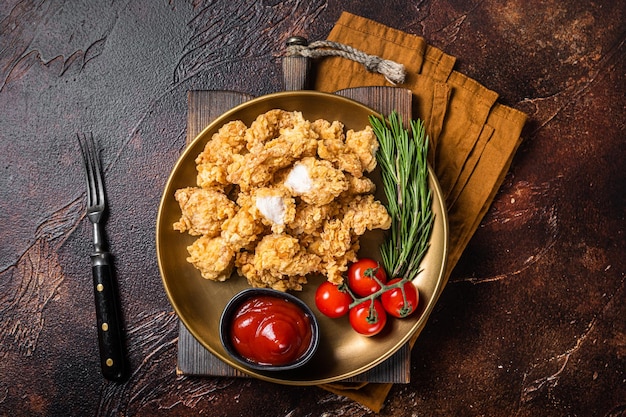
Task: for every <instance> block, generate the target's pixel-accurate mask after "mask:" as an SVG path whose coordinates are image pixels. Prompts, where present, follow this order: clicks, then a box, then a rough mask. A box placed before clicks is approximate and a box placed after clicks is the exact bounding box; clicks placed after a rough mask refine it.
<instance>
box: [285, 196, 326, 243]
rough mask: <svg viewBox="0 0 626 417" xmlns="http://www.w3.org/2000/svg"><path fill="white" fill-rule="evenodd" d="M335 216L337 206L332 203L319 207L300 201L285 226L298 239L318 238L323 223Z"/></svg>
mask: <svg viewBox="0 0 626 417" xmlns="http://www.w3.org/2000/svg"><path fill="white" fill-rule="evenodd" d="M337 215H338V205H337V204H334V203H333V202H331V203H329V204H324V205H322V206H319V205H316V204H308V203H306V202H304V201H301V202H299V203H297V204H296V212H295V216H294V218H293V220H292V221H291V222H289V223H288V225H287V226H288V227H289V232H290V233H291V234H292V235H294V236H298V237H299V238H303V237H304V236H301V235H305V236H306V235H311V236H318V235H319V234H320V233H321V231H322V227H323V225H324V222H325V221H326V220H327V219H329V218H333V217H335V216H337ZM301 243H302V242H301Z"/></svg>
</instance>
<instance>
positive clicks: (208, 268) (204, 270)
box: [187, 236, 235, 281]
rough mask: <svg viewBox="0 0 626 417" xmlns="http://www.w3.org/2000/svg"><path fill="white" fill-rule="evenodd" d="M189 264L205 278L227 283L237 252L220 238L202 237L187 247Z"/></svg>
mask: <svg viewBox="0 0 626 417" xmlns="http://www.w3.org/2000/svg"><path fill="white" fill-rule="evenodd" d="M187 251H188V252H189V257H188V258H187V262H189V263H191V264H192V265H193V266H194V267H196V268H197V269H198V270H199V271H200V274H201V275H202V277H203V278H205V279H210V280H212V281H225V280H227V279H228V278H230V276H231V274H232V271H233V267H234V265H235V262H234V261H235V251H234V250H233V249H232V248H231V247H230V246H229V245H228V244H227V243H226V241H225V240H224V239H223V238H222V237H220V236H218V237H214V238H210V237H208V236H202V237H200V238H199V239H197V240H196V241H195V242H193V243H192V244H191V245H190V246H188V247H187Z"/></svg>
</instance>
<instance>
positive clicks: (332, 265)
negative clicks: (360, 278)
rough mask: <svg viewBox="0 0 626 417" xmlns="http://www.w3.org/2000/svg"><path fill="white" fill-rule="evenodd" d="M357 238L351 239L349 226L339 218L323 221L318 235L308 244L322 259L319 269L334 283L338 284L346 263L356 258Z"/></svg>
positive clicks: (346, 267) (309, 248)
mask: <svg viewBox="0 0 626 417" xmlns="http://www.w3.org/2000/svg"><path fill="white" fill-rule="evenodd" d="M358 249H359V246H358V240H355V239H353V235H352V233H351V229H350V226H349V225H348V224H346V223H344V222H342V221H341V220H340V219H330V220H328V221H326V222H325V223H324V227H323V230H322V232H321V233H320V235H319V237H318V238H316V239H313V240H312V241H311V243H309V245H308V250H309V252H311V253H314V254H316V255H318V256H319V257H320V258H321V259H322V263H321V267H320V270H321V272H322V273H324V274H325V275H326V278H327V279H328V280H329V281H331V282H332V283H334V284H340V283H341V281H342V279H343V277H342V274H343V273H344V272H345V271H347V270H348V264H349V263H350V262H354V261H356V259H357V252H358Z"/></svg>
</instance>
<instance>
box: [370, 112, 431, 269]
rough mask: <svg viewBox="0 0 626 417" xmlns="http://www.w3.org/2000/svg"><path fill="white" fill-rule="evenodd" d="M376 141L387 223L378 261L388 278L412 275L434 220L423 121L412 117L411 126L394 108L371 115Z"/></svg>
mask: <svg viewBox="0 0 626 417" xmlns="http://www.w3.org/2000/svg"><path fill="white" fill-rule="evenodd" d="M370 124H371V125H372V129H373V130H374V133H375V134H376V137H377V138H378V142H379V144H380V146H379V149H378V152H377V153H376V158H377V161H378V164H379V166H380V169H381V173H382V181H383V188H384V191H385V196H386V198H387V203H386V208H387V211H388V212H389V215H390V216H391V228H390V229H389V231H388V233H387V238H386V239H385V241H384V242H383V244H382V246H381V249H380V251H381V259H382V263H383V266H384V267H385V269H386V270H387V272H388V273H390V274H391V276H392V277H404V278H407V279H410V280H412V279H414V278H415V277H416V276H417V275H418V274H419V273H420V272H421V269H420V263H421V261H422V259H423V258H424V256H425V255H426V252H427V251H428V247H429V242H430V234H431V231H432V225H433V221H434V215H433V213H432V208H431V206H432V193H431V190H430V187H429V185H428V163H427V160H426V157H427V155H428V137H427V136H426V135H425V131H424V123H423V122H422V121H421V120H419V119H418V120H411V122H410V131H409V130H407V129H405V128H404V126H403V125H402V118H401V117H400V115H399V114H398V113H397V112H396V111H393V112H391V114H389V116H388V117H387V118H386V119H385V117H384V116H381V117H380V118H379V117H375V116H371V117H370Z"/></svg>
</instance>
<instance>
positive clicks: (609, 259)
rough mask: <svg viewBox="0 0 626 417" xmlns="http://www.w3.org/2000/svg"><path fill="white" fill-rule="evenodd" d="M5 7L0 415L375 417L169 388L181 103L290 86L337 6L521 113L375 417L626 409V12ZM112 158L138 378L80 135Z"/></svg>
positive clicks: (215, 5) (244, 392)
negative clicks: (165, 216)
mask: <svg viewBox="0 0 626 417" xmlns="http://www.w3.org/2000/svg"><path fill="white" fill-rule="evenodd" d="M110 3H111V4H109V2H106V3H103V2H96V1H92V2H81V1H72V2H62V1H53V2H21V1H15V0H9V1H4V2H2V3H1V4H0V46H1V47H0V105H1V107H2V109H3V112H2V117H0V146H1V148H0V149H1V151H0V170H1V174H2V175H0V204H1V205H0V242H2V244H0V319H1V323H2V325H1V327H0V358H2V372H0V415H16V416H20V415H29V416H30V415H42V416H43V415H46V416H56V415H136V416H160V415H163V416H165V415H168V416H183V415H185V416H186V415H190V414H193V415H196V414H198V415H210V416H235V415H237V416H257V415H268V416H294V417H295V416H308V415H322V414H324V415H328V416H334V415H350V416H366V415H370V414H371V412H370V411H369V410H367V409H365V408H364V407H362V406H360V405H359V404H357V403H354V402H352V401H350V400H347V399H344V398H341V397H337V396H335V395H333V394H330V393H328V392H326V391H324V390H321V389H319V388H315V387H310V388H299V387H284V386H277V385H272V384H269V383H265V382H261V381H256V380H250V379H220V378H214V379H213V378H208V379H196V378H185V377H177V376H176V374H175V363H176V338H177V334H178V329H177V320H176V317H175V316H174V314H173V313H172V309H171V306H170V305H169V303H168V301H167V299H166V297H165V294H164V291H163V288H162V285H161V281H160V277H159V274H158V269H157V265H156V258H155V249H154V225H155V216H156V210H157V205H158V201H159V198H160V193H161V190H162V188H163V185H164V183H165V180H166V177H167V175H168V172H169V170H170V168H171V166H172V164H173V163H174V161H175V160H176V157H177V155H178V154H179V153H180V151H181V149H182V148H183V147H184V145H185V130H186V105H187V102H186V97H187V94H186V93H187V91H188V90H192V89H196V90H202V89H205V90H218V89H226V90H235V91H242V92H247V93H250V94H253V95H260V94H265V93H269V92H273V91H277V90H279V89H281V88H282V80H281V69H280V61H279V54H280V51H281V50H282V45H283V43H284V41H285V40H286V39H287V38H288V37H289V36H290V35H292V34H301V35H304V36H306V37H308V38H309V39H311V40H316V39H323V38H324V37H325V35H326V34H327V33H328V31H329V30H330V29H331V27H332V26H333V24H334V22H335V21H336V19H337V18H338V17H339V14H340V12H341V11H342V10H347V11H350V12H352V13H355V14H359V15H362V16H365V17H369V18H372V19H374V20H377V21H379V22H381V23H384V24H386V25H389V26H392V27H396V28H398V29H402V30H405V31H407V32H410V33H414V34H417V35H421V36H424V37H425V38H426V40H427V41H428V42H429V43H431V44H433V45H434V46H437V47H439V48H441V49H443V50H444V51H445V52H446V53H449V54H451V55H454V56H456V57H457V66H456V69H457V70H459V71H460V72H463V73H465V74H466V75H468V76H470V77H472V78H474V79H476V80H477V81H479V82H480V83H482V84H484V85H485V86H487V87H488V88H491V89H493V90H495V91H497V92H498V93H500V100H501V102H502V103H504V104H507V105H510V106H513V107H515V108H517V109H520V110H522V111H525V112H527V113H528V114H529V116H530V119H529V122H528V124H527V126H526V129H525V130H524V134H523V136H524V142H523V144H522V146H521V147H520V149H519V151H518V153H517V155H516V158H515V160H514V161H513V165H512V167H511V172H510V173H509V175H508V176H507V178H506V180H505V183H504V185H503V187H502V188H501V190H500V192H499V194H498V195H497V197H496V200H495V202H494V204H493V206H492V208H491V210H490V211H489V212H488V213H487V216H486V217H485V219H484V220H483V222H482V224H481V226H480V228H479V230H478V232H477V233H476V235H475V237H474V239H473V240H472V241H471V243H470V245H469V247H468V248H467V250H466V253H465V254H464V256H463V258H462V259H461V261H460V263H459V265H458V266H457V268H456V269H455V271H454V272H453V274H452V277H451V278H450V282H449V284H448V286H447V287H446V289H445V290H444V292H443V295H442V297H441V299H440V301H439V304H438V305H437V307H436V309H435V311H434V313H433V315H432V316H431V320H430V322H429V323H428V325H427V326H426V329H425V330H424V332H423V333H422V335H421V336H420V338H419V339H418V341H417V344H416V347H415V349H414V352H413V356H412V359H413V365H412V373H411V378H412V380H413V382H412V383H411V384H409V385H397V386H395V387H394V388H393V389H392V391H391V394H390V396H389V398H388V400H387V402H386V405H385V408H384V409H383V410H382V412H381V413H380V414H381V415H383V416H396V415H397V416H411V415H429V416H430V415H468V416H473V415H489V416H510V415H516V416H531V415H532V416H553V415H559V416H560V415H571V416H575V415H576V416H592V415H598V416H614V415H623V414H624V413H626V319H625V317H626V304H625V303H624V299H625V296H626V294H625V292H626V289H625V281H624V272H625V271H626V261H625V260H624V253H625V250H624V249H625V246H626V245H625V240H626V239H625V237H624V225H625V219H624V215H625V207H626V204H625V203H626V201H625V198H624V192H625V191H626V190H625V186H624V184H626V178H625V176H626V174H625V170H624V168H623V166H624V160H625V157H626V134H625V133H626V132H625V130H626V118H625V115H624V114H625V110H626V98H625V97H626V84H625V83H624V75H625V73H626V68H625V63H626V59H625V57H626V50H625V45H624V41H625V39H626V32H625V28H624V23H623V22H624V21H625V20H626V17H625V14H626V5H625V4H624V2H615V1H612V0H611V1H609V0H602V1H598V2H593V3H591V2H578V1H573V0H570V1H566V2H552V1H549V2H545V1H537V0H532V1H521V0H516V1H508V2H500V1H482V2H477V1H465V0H462V1H445V0H442V1H420V2H409V1H394V2H387V3H385V6H384V7H381V3H380V2H374V1H346V2H322V1H311V2H298V1H286V2H277V1H262V2H261V1H249V2H246V3H244V2H241V1H234V2H226V1H218V2H205V3H201V2H195V1H194V2H190V3H191V4H186V3H185V4H183V2H171V4H169V3H168V2H165V1H148V0H145V1H136V2H110ZM77 130H92V131H93V132H94V135H95V137H96V139H97V140H98V141H99V142H100V143H101V144H102V146H103V152H102V157H103V160H104V165H105V167H106V181H107V186H108V195H109V200H110V217H109V220H108V223H107V227H106V230H107V233H108V237H109V242H110V248H111V250H112V252H113V254H114V256H115V267H116V274H117V277H118V281H119V292H120V295H121V301H122V307H123V312H124V320H125V323H126V328H127V344H128V348H129V352H130V362H131V366H132V370H133V374H132V375H131V378H130V380H129V382H127V383H126V384H123V385H116V384H113V383H109V382H106V381H105V380H103V379H102V377H101V375H100V373H99V363H98V354H97V338H96V331H95V313H94V307H93V294H92V289H91V277H90V275H89V274H90V268H89V259H88V254H89V251H90V248H89V245H88V244H89V239H90V232H91V230H90V228H89V225H88V224H87V223H86V222H85V221H84V219H83V215H82V211H83V208H84V180H83V173H82V172H81V171H80V169H81V167H80V159H79V158H80V154H79V151H78V147H77V143H76V141H75V139H74V133H75V132H76V131H77Z"/></svg>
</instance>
